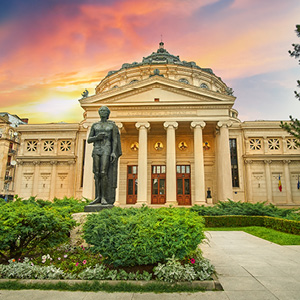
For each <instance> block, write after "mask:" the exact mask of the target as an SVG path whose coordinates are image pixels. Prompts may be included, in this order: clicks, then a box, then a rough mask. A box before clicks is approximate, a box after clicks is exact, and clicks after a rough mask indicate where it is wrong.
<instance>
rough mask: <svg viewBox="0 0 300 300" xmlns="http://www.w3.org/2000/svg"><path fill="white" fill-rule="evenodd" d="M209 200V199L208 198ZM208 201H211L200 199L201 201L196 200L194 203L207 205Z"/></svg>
mask: <svg viewBox="0 0 300 300" xmlns="http://www.w3.org/2000/svg"><path fill="white" fill-rule="evenodd" d="M207 200H209V199H207ZM206 203H209V202H207V201H206V200H200V201H195V202H194V203H193V204H192V205H205V204H206ZM211 203H212V202H211Z"/></svg>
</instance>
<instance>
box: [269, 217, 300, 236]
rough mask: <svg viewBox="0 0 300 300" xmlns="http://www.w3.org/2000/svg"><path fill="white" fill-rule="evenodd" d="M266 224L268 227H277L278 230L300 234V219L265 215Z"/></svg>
mask: <svg viewBox="0 0 300 300" xmlns="http://www.w3.org/2000/svg"><path fill="white" fill-rule="evenodd" d="M264 226H265V227H267V228H272V229H275V230H277V231H281V232H286V233H292V234H298V235H300V222H299V221H293V220H285V219H279V218H271V217H265V218H264Z"/></svg>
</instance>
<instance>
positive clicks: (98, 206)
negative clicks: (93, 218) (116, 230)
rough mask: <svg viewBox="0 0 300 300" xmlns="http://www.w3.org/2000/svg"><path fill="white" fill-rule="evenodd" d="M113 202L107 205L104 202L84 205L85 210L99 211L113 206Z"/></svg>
mask: <svg viewBox="0 0 300 300" xmlns="http://www.w3.org/2000/svg"><path fill="white" fill-rule="evenodd" d="M113 207H114V206H113V204H107V205H104V204H100V203H99V204H93V205H86V206H85V207H84V212H97V211H100V210H102V209H107V208H113Z"/></svg>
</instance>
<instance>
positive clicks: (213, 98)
mask: <svg viewBox="0 0 300 300" xmlns="http://www.w3.org/2000/svg"><path fill="white" fill-rule="evenodd" d="M85 96H86V95H85ZM235 100H236V98H235V97H234V96H233V93H232V89H231V88H229V87H228V86H227V85H226V84H225V83H224V82H223V81H222V80H221V78H219V77H217V76H216V75H215V74H214V73H213V71H212V70H211V69H203V68H200V67H199V66H197V65H196V64H195V63H194V62H186V61H181V60H180V58H179V57H178V56H174V55H171V54H170V53H169V52H168V51H166V50H165V49H164V44H163V43H160V45H159V49H158V50H157V51H156V52H153V53H152V54H151V55H149V56H148V57H144V58H143V60H142V62H139V63H137V62H134V63H132V64H123V65H122V67H121V68H120V69H119V70H117V71H110V72H109V73H108V74H107V76H106V77H105V78H104V79H103V80H102V81H101V82H100V83H99V85H98V86H97V87H96V93H95V95H92V96H86V97H84V98H82V99H80V105H81V107H82V108H83V110H84V120H83V121H82V122H81V123H80V124H64V123H59V124H40V125H28V124H27V125H20V126H19V127H18V128H17V130H18V133H19V134H20V136H21V138H20V149H19V152H18V155H17V163H18V164H17V167H16V185H15V192H16V193H17V194H18V195H19V196H21V197H23V198H28V197H30V196H37V197H38V198H43V199H53V198H54V197H58V198H61V197H64V196H68V197H70V196H74V197H76V198H81V197H85V198H89V199H93V197H94V179H93V173H92V157H91V153H92V148H93V145H92V144H87V143H86V140H87V136H88V134H89V130H90V128H91V125H92V124H93V123H95V122H97V121H99V115H98V109H99V107H100V106H102V105H106V106H108V107H109V108H110V110H111V115H110V119H111V120H113V121H115V122H116V124H117V126H118V127H119V130H120V134H121V144H122V151H123V155H122V156H121V158H120V161H119V174H118V175H119V176H118V188H117V195H116V205H120V206H130V205H137V206H139V205H143V204H147V205H153V206H169V205H174V206H177V205H185V206H186V205H194V204H199V205H202V204H211V203H216V202H218V201H219V200H226V199H233V200H234V201H248V202H258V201H259V202H264V201H266V202H268V203H274V204H276V205H282V206H298V205H300V189H299V176H300V149H299V147H297V146H296V143H295V139H294V138H293V137H291V136H289V135H288V133H286V132H285V131H283V130H282V129H281V128H280V127H279V124H280V122H279V121H253V122H241V121H240V120H239V119H238V112H237V111H236V110H235V109H233V108H232V107H233V105H234V102H235ZM279 186H280V187H281V188H279ZM280 189H281V190H280Z"/></svg>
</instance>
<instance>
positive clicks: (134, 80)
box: [130, 79, 138, 84]
mask: <svg viewBox="0 0 300 300" xmlns="http://www.w3.org/2000/svg"><path fill="white" fill-rule="evenodd" d="M135 82H138V80H136V79H133V80H131V81H130V84H132V83H135Z"/></svg>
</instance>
